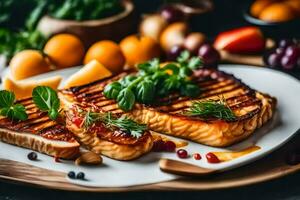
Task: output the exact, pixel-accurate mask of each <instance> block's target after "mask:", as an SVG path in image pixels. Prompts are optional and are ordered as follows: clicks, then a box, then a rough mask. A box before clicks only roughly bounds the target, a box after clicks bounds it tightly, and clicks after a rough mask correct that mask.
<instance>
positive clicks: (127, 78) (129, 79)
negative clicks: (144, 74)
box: [119, 75, 137, 87]
mask: <svg viewBox="0 0 300 200" xmlns="http://www.w3.org/2000/svg"><path fill="white" fill-rule="evenodd" d="M136 78H137V77H136V76H133V75H128V76H125V77H124V78H122V79H121V80H120V81H119V83H120V84H121V85H122V86H123V87H127V86H128V85H129V84H130V83H131V82H132V81H134V80H135V79H136Z"/></svg>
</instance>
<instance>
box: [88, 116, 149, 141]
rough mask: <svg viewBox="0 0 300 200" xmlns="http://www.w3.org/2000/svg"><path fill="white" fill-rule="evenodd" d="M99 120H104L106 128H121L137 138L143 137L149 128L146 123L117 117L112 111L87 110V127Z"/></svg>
mask: <svg viewBox="0 0 300 200" xmlns="http://www.w3.org/2000/svg"><path fill="white" fill-rule="evenodd" d="M98 121H101V122H103V124H104V125H105V126H106V128H108V129H110V130H115V129H116V128H119V129H121V130H122V131H124V132H126V133H129V134H130V135H131V136H133V137H136V138H139V137H141V136H142V135H143V133H144V132H145V130H146V129H147V126H146V125H143V124H138V123H136V122H135V121H133V120H131V119H129V118H127V117H121V118H116V117H114V116H113V115H112V114H111V113H95V112H90V111H89V112H86V114H85V120H84V126H85V127H86V128H88V127H90V126H92V125H93V124H94V123H96V122H98Z"/></svg>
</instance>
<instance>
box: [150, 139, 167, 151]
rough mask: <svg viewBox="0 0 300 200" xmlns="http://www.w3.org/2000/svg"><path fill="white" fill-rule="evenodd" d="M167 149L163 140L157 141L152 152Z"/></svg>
mask: <svg viewBox="0 0 300 200" xmlns="http://www.w3.org/2000/svg"><path fill="white" fill-rule="evenodd" d="M164 148H165V142H164V141H162V140H157V141H155V142H154V143H153V147H152V151H155V152H160V151H163V150H164Z"/></svg>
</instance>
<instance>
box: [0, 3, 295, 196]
mask: <svg viewBox="0 0 300 200" xmlns="http://www.w3.org/2000/svg"><path fill="white" fill-rule="evenodd" d="M160 2H162V1H160V0H151V1H142V0H135V3H136V5H137V8H138V13H141V12H150V11H153V10H154V9H155V8H156V7H157V5H158V4H159V3H160ZM215 2H216V10H215V12H214V13H211V14H207V15H205V16H202V17H198V18H194V19H193V20H192V28H193V30H195V31H203V32H205V33H206V34H208V36H209V37H213V36H214V35H215V34H216V33H218V32H220V31H223V30H226V29H228V28H233V27H238V26H242V25H246V24H247V23H246V22H245V21H244V20H243V18H242V13H241V11H242V9H243V6H244V3H245V1H244V0H243V1H241V0H216V1H215ZM291 74H292V75H293V76H295V77H297V78H298V79H300V72H291ZM299 92H300V91H299ZM299 103H300V102H299ZM299 124H300V122H299ZM1 151H3V149H1ZM2 199H3V200H27V199H28V200H33V199H43V200H48V199H56V200H59V199H75V200H76V199H80V200H81V199H130V200H135V199H145V200H147V199H188V200H192V199H222V200H226V199H230V200H233V199H264V200H266V199H272V200H277V199H278V200H281V199H286V200H292V199H300V173H297V174H293V175H290V176H287V177H284V178H281V179H277V180H273V181H269V182H265V183H261V184H256V185H252V186H247V187H240V188H234V189H226V190H218V191H199V192H180V191H176V192H153V191H149V192H137V193H136V192H130V193H114V194H113V193H102V194H97V193H88V194H87V193H77V192H65V191H55V190H47V189H41V188H34V187H31V186H26V185H18V184H16V183H7V182H3V181H1V180H0V200H2Z"/></svg>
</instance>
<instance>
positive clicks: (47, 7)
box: [0, 0, 123, 59]
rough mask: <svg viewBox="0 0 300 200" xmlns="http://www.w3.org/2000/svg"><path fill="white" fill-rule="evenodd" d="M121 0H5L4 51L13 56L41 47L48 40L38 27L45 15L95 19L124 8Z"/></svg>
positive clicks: (0, 44) (0, 16) (0, 35)
mask: <svg viewBox="0 0 300 200" xmlns="http://www.w3.org/2000/svg"><path fill="white" fill-rule="evenodd" d="M122 9H123V7H122V5H121V3H120V0H64V1H61V0H1V1H0V27H1V28H0V54H2V55H5V56H6V57H7V58H8V59H10V58H11V57H12V56H13V55H14V54H15V53H17V52H19V51H21V50H24V49H38V50H41V49H42V47H43V46H44V44H45V42H46V38H44V37H43V36H42V35H41V34H40V33H39V32H38V31H37V30H36V27H37V24H38V22H39V20H40V19H41V17H42V16H44V15H46V14H49V15H51V16H52V17H55V18H59V19H69V20H78V21H82V20H92V19H101V18H104V17H108V16H111V15H114V14H117V13H119V12H120V11H122Z"/></svg>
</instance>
